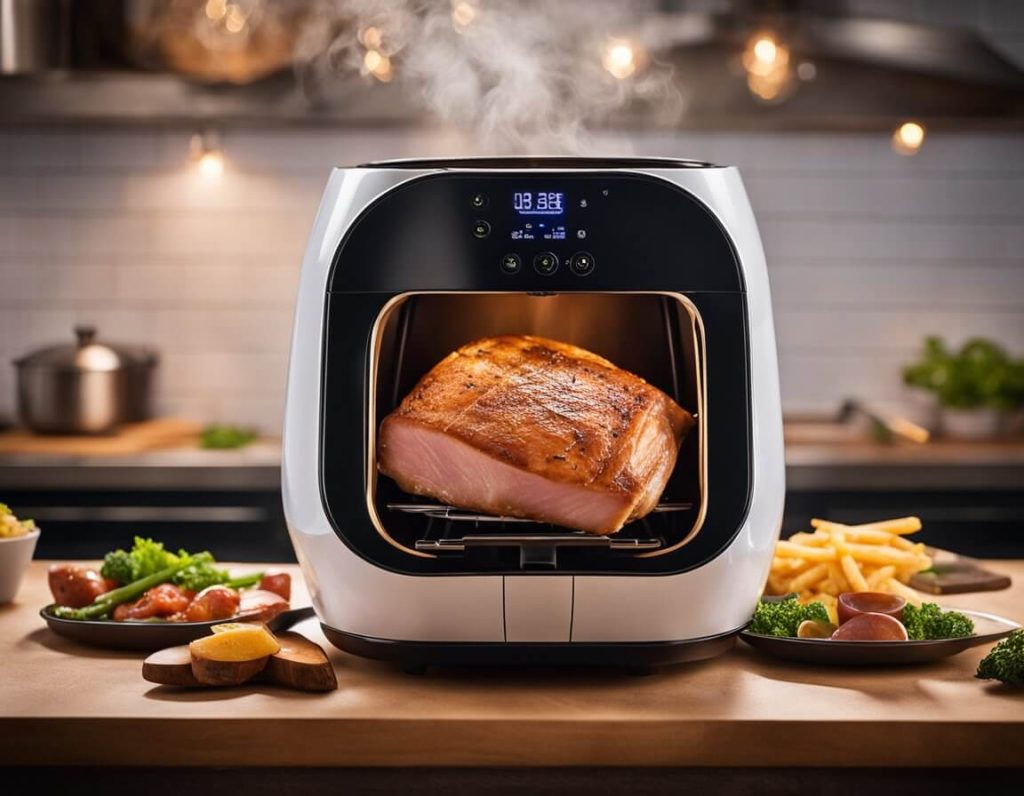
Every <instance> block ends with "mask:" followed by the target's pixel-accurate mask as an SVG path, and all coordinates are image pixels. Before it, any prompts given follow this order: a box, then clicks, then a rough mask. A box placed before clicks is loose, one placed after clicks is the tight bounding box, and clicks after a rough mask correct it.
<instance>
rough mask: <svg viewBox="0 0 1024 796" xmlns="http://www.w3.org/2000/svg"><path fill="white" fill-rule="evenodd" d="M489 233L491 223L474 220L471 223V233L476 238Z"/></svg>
mask: <svg viewBox="0 0 1024 796" xmlns="http://www.w3.org/2000/svg"><path fill="white" fill-rule="evenodd" d="M490 234H491V225H490V224H488V223H487V222H486V221H476V222H474V223H473V235H475V236H476V237H478V238H486V237H487V236H488V235H490Z"/></svg>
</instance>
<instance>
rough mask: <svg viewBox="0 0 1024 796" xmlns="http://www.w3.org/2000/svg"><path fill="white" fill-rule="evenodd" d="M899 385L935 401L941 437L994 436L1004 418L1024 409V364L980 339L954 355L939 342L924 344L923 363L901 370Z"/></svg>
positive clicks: (940, 340) (931, 339)
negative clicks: (926, 393) (901, 383)
mask: <svg viewBox="0 0 1024 796" xmlns="http://www.w3.org/2000/svg"><path fill="white" fill-rule="evenodd" d="M903 381H904V383H905V384H907V385H908V386H909V387H912V388H915V389H920V390H924V391H926V392H929V393H931V394H932V395H934V396H935V399H936V401H937V403H938V406H939V407H940V409H941V413H942V414H941V427H942V431H943V433H945V434H948V435H949V436H953V437H965V438H974V439H977V438H984V437H992V436H995V435H996V434H997V433H999V431H1000V430H1001V429H1002V428H1003V426H1004V423H1005V421H1006V418H1007V416H1008V415H1009V414H1010V413H1012V412H1016V411H1019V410H1020V409H1021V408H1022V407H1024V359H1013V358H1012V357H1010V356H1009V355H1008V354H1007V352H1006V350H1005V349H1004V348H1003V347H1002V346H1000V345H999V344H997V343H995V342H993V341H991V340H986V339H984V338H974V339H972V340H968V341H967V342H966V343H964V344H963V345H962V346H961V347H960V349H959V350H958V351H953V350H951V349H950V348H948V347H947V346H946V344H945V342H944V341H943V340H942V339H941V338H939V337H929V338H927V339H926V340H925V344H924V352H923V353H922V355H921V357H920V358H919V359H918V360H917V361H916V362H913V363H911V364H909V365H907V366H906V367H905V368H904V369H903Z"/></svg>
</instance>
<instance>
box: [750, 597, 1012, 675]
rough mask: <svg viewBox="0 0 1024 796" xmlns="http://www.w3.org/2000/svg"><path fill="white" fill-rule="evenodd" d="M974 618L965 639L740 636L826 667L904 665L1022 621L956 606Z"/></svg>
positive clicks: (996, 635)
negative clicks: (969, 633)
mask: <svg viewBox="0 0 1024 796" xmlns="http://www.w3.org/2000/svg"><path fill="white" fill-rule="evenodd" d="M951 610H954V611H959V612H960V613H962V614H964V615H965V616H968V617H970V618H971V619H972V620H973V621H974V629H975V633H974V635H972V636H966V637H964V638H950V639H937V640H934V641H832V640H831V639H822V638H792V637H780V636H765V635H761V634H760V633H751V632H750V631H749V630H742V631H740V634H739V635H740V638H741V639H743V641H745V642H746V643H747V644H749V645H750V646H751V647H753V648H754V649H756V650H757V651H758V652H762V653H764V654H766V655H771V656H774V657H776V658H782V659H784V660H789V661H798V662H800V663H813V664H819V665H820V664H824V665H826V666H903V665H907V664H917V663H931V662H933V661H938V660H941V659H943V658H948V657H950V656H951V655H956V654H958V653H960V652H963V651H964V650H966V649H970V648H971V647H978V646H981V645H983V644H994V643H995V642H997V641H999V640H1000V639H1003V638H1006V637H1007V636H1008V635H1010V633H1012V632H1013V631H1014V630H1017V629H1018V628H1020V624H1019V623H1017V622H1014V621H1013V620H1011V619H1006V618H1004V617H1001V616H996V615H995V614H987V613H982V612H981V611H968V610H965V609H962V608H953V609H951Z"/></svg>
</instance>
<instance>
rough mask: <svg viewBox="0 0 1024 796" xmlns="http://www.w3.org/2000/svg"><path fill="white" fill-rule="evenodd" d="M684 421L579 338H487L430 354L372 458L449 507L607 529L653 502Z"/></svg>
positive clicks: (657, 394) (662, 398)
mask: <svg viewBox="0 0 1024 796" xmlns="http://www.w3.org/2000/svg"><path fill="white" fill-rule="evenodd" d="M693 422H694V420H693V417H692V416H691V415H690V414H689V413H688V412H687V411H686V410H685V409H683V408H681V407H680V406H679V405H678V404H676V403H675V402H674V401H673V400H672V399H671V398H669V397H668V396H667V395H665V393H663V392H662V391H661V390H658V389H657V388H655V387H653V386H652V385H650V384H648V383H647V382H646V381H644V380H643V379H641V378H640V377H639V376H636V375H634V374H632V373H629V372H628V371H625V370H622V369H620V368H617V367H616V366H615V365H613V364H612V363H611V362H609V361H608V360H606V359H603V358H602V357H599V356H597V355H596V354H593V353H591V352H589V351H586V350H584V349H582V348H578V347H576V346H573V345H569V344H566V343H560V342H557V341H553V340H546V339H544V338H538V337H530V336H522V335H507V336H502V337H492V338H485V339H483V340H477V341H475V342H473V343H469V344H467V345H465V346H463V347H461V348H460V349H458V350H457V351H455V352H453V353H452V354H450V355H449V356H448V357H446V358H445V359H444V360H442V361H441V362H439V363H438V364H437V365H436V366H435V367H434V368H433V369H431V371H430V372H429V373H427V374H426V376H424V377H423V379H421V380H420V382H419V384H417V385H416V387H415V388H414V389H413V391H412V392H411V393H410V394H409V395H408V396H406V398H405V399H404V400H403V401H402V403H401V405H400V406H399V407H398V408H397V409H396V410H395V411H394V412H392V413H391V414H390V415H388V416H387V417H386V418H384V421H383V422H382V423H381V427H380V434H379V438H378V451H377V453H378V467H379V469H380V471H381V472H382V473H383V474H384V475H387V476H389V477H391V478H393V479H394V480H395V481H396V482H397V483H398V485H399V486H400V487H401V488H402V489H403V490H405V491H406V492H410V493H413V494H416V495H424V496H428V497H431V498H435V499H437V500H439V501H441V502H444V503H446V504H449V505H452V506H456V507H459V508H465V509H473V510H477V511H481V512H485V513H488V514H494V515H502V516H512V517H523V518H526V519H531V520H536V521H538V522H548V523H553V524H555V525H560V526H564V527H566V528H574V529H578V530H582V531H587V532H590V533H595V534H601V535H604V534H611V533H615V532H616V531H618V530H619V529H620V528H621V527H622V526H623V524H625V523H626V522H628V521H630V520H633V519H637V518H640V517H643V516H644V515H646V514H647V513H649V512H650V511H651V509H653V508H654V506H655V505H657V502H658V500H659V499H660V497H661V493H662V492H663V491H664V488H665V484H666V483H667V482H668V479H669V477H670V476H671V474H672V471H673V469H674V468H675V464H676V458H677V455H678V451H679V446H680V444H681V442H682V440H683V438H684V436H685V435H686V433H687V431H688V430H689V428H690V427H691V426H692V425H693Z"/></svg>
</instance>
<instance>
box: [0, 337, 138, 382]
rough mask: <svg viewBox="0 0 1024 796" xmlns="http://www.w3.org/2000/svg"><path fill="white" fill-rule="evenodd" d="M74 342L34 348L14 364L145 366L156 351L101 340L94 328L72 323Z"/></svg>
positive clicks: (81, 368) (88, 368)
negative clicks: (106, 342) (101, 341)
mask: <svg viewBox="0 0 1024 796" xmlns="http://www.w3.org/2000/svg"><path fill="white" fill-rule="evenodd" d="M75 335H76V337H77V338H78V340H77V342H76V343H72V344H69V345H67V344H66V345H55V346H50V347H49V348H43V349H40V350H38V351H34V352H32V353H30V354H27V355H26V356H24V357H22V358H21V359H18V360H16V361H15V363H14V364H16V365H17V366H18V367H23V366H29V367H33V368H44V369H46V370H59V371H71V372H76V373H91V372H97V371H101V372H102V371H114V370H123V369H125V368H131V367H137V366H140V365H142V366H148V365H153V364H155V363H156V354H155V353H154V352H152V351H150V350H149V349H146V348H142V347H136V346H122V345H113V344H104V343H100V342H97V341H96V328H95V327H93V326H76V327H75Z"/></svg>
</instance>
